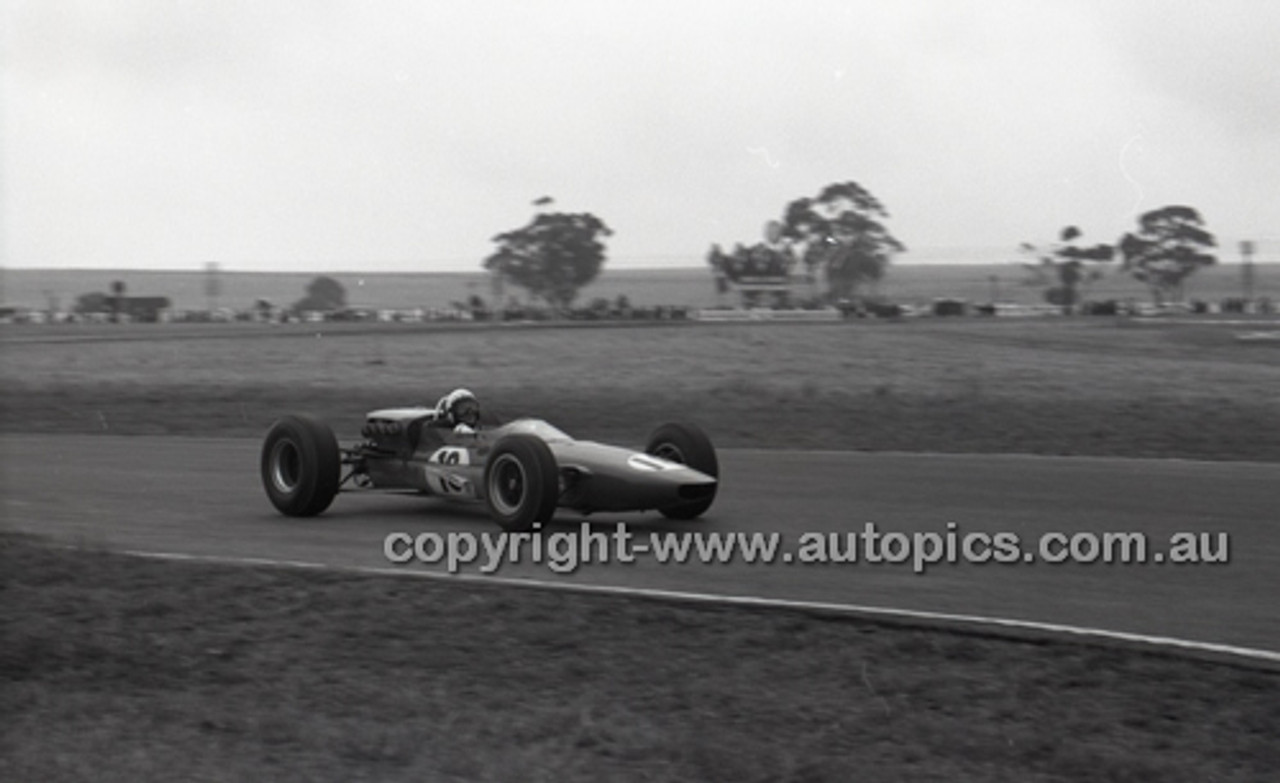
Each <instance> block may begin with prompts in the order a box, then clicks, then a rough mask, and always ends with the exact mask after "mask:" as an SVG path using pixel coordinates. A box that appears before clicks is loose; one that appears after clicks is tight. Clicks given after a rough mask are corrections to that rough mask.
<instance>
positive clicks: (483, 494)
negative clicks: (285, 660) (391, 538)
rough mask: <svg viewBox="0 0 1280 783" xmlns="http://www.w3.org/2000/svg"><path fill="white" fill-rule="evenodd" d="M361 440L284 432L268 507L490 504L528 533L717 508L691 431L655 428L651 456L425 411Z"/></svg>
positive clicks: (518, 425)
mask: <svg viewBox="0 0 1280 783" xmlns="http://www.w3.org/2000/svg"><path fill="white" fill-rule="evenodd" d="M361 434H362V435H363V437H364V439H363V440H362V441H360V442H359V443H357V444H356V445H354V446H350V447H344V446H340V445H339V444H338V440H337V438H336V436H335V435H334V432H333V430H332V429H331V428H330V427H329V426H328V425H326V424H324V423H323V422H321V421H319V420H317V419H314V418H311V417H309V416H303V415H289V416H284V417H283V418H281V419H279V420H278V421H276V422H275V423H274V424H273V425H272V426H271V428H270V430H269V431H268V432H267V436H266V439H265V440H264V442H263V446H262V458H261V474H262V484H263V487H264V488H265V489H266V492H267V497H268V498H270V500H271V503H272V504H273V505H274V506H275V507H276V508H277V509H278V510H279V511H280V512H281V513H284V514H286V515H289V516H296V517H307V516H314V515H316V514H319V513H321V512H323V511H324V510H325V509H327V508H328V507H329V505H330V503H332V501H333V499H334V496H335V495H337V494H338V493H339V492H353V491H377V490H383V491H400V492H408V493H413V494H426V495H432V496H437V497H442V498H448V499H452V500H460V501H471V502H479V503H483V504H485V505H486V506H487V508H488V510H489V514H490V515H491V516H492V517H493V519H494V520H495V521H496V522H497V523H498V524H499V525H500V526H502V527H503V528H504V529H507V530H529V529H531V528H533V527H534V526H535V525H537V524H539V523H544V522H547V521H549V520H550V519H551V518H552V516H553V515H554V514H555V512H556V509H557V508H563V509H571V510H575V511H579V512H582V513H587V514H589V513H592V512H596V511H648V510H657V511H659V512H661V513H662V514H663V515H665V516H667V517H669V518H672V519H693V518H695V517H697V516H699V515H701V514H702V513H703V512H705V511H706V510H707V509H708V508H710V507H711V503H712V502H713V501H714V500H715V496H716V488H717V485H718V476H719V463H718V461H717V459H716V452H715V448H714V447H713V446H712V445H711V441H710V439H709V438H708V437H707V435H706V434H705V433H704V432H703V431H702V430H701V429H699V428H698V427H697V426H695V425H692V424H679V423H671V424H664V425H662V426H660V427H658V428H657V429H655V430H654V431H653V432H652V434H651V435H650V436H649V439H648V442H647V444H646V446H645V448H644V451H637V450H633V449H629V448H623V447H619V446H610V445H606V444H603V443H596V442H593V441H586V440H575V439H573V438H571V437H570V436H568V435H566V434H565V433H564V432H561V431H560V430H559V429H557V428H555V427H553V426H552V425H550V424H548V423H547V422H545V421H543V420H541V419H530V418H523V419H516V420H514V421H511V422H508V423H505V424H501V425H497V426H492V427H478V426H477V427H476V428H474V429H473V428H470V427H457V428H455V427H453V426H449V425H447V424H445V423H443V422H441V421H440V419H439V417H438V415H437V411H436V410H435V409H432V408H423V407H409V408H388V409H384V410H376V411H373V412H372V413H370V414H368V416H367V417H366V419H365V422H364V426H363V428H362V430H361Z"/></svg>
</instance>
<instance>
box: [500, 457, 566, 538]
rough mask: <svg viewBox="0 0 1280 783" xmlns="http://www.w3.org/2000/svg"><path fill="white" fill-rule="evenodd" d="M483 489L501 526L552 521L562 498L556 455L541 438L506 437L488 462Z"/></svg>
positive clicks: (520, 528) (524, 526)
mask: <svg viewBox="0 0 1280 783" xmlns="http://www.w3.org/2000/svg"><path fill="white" fill-rule="evenodd" d="M484 489H485V493H484V494H485V503H487V504H488V506H489V514H490V515H491V516H492V517H493V519H494V521H495V522H497V523H498V524H499V525H500V526H501V527H502V529H504V530H512V531H523V530H530V529H532V528H533V526H534V524H536V523H539V522H549V521H550V520H551V517H552V516H553V515H554V514H555V512H556V503H557V502H558V501H559V499H560V476H559V474H558V473H557V468H556V458H555V455H553V454H552V453H551V449H549V448H548V447H547V444H546V443H543V442H542V440H541V439H539V438H535V437H532V436H529V435H510V436H508V437H505V438H503V439H502V440H500V441H498V443H497V444H496V445H495V446H494V447H493V452H492V453H490V455H489V461H488V462H487V463H486V464H485V468H484Z"/></svg>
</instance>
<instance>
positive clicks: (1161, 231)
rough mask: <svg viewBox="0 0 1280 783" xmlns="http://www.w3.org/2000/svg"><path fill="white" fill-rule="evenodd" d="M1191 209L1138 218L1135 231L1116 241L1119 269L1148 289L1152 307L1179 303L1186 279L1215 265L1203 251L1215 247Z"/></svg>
mask: <svg viewBox="0 0 1280 783" xmlns="http://www.w3.org/2000/svg"><path fill="white" fill-rule="evenodd" d="M1203 226H1204V221H1203V220H1201V219H1200V214H1199V213H1198V212H1196V211H1195V210H1194V209H1192V208H1191V207H1184V206H1167V207H1162V208H1160V209H1155V210H1152V211H1150V212H1147V213H1144V214H1142V215H1140V216H1139V217H1138V230H1137V231H1136V232H1133V233H1129V234H1125V235H1124V237H1123V238H1121V240H1120V255H1121V256H1123V257H1124V262H1123V267H1122V268H1123V269H1124V270H1125V271H1127V272H1129V274H1131V275H1133V277H1134V278H1135V279H1137V280H1140V281H1142V282H1143V283H1146V284H1147V286H1148V287H1149V288H1150V289H1151V295H1152V298H1153V299H1154V300H1155V302H1156V304H1161V303H1163V302H1164V301H1167V299H1169V298H1172V300H1173V301H1182V296H1183V286H1184V285H1185V283H1186V280H1187V278H1188V277H1190V276H1191V275H1193V274H1194V273H1195V271H1196V270H1197V269H1199V268H1200V267H1202V266H1210V265H1212V264H1215V263H1217V259H1216V258H1215V257H1214V256H1213V255H1211V254H1209V253H1207V252H1205V251H1206V250H1207V249H1209V248H1211V247H1214V246H1215V245H1216V243H1215V241H1214V238H1213V234H1210V233H1209V232H1208V231H1206V230H1205V229H1204V228H1203Z"/></svg>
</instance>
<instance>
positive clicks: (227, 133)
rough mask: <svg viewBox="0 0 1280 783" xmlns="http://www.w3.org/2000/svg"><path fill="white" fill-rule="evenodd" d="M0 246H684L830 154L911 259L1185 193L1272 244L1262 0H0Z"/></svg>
mask: <svg viewBox="0 0 1280 783" xmlns="http://www.w3.org/2000/svg"><path fill="white" fill-rule="evenodd" d="M3 5H4V12H3V13H4V17H3V23H4V24H3V26H4V33H3V35H4V38H3V50H0V56H2V58H3V60H2V67H3V82H2V89H3V101H2V102H0V265H2V266H7V267H15V268H17V267H54V268H154V269H200V268H202V267H203V266H204V265H205V264H207V263H217V264H219V265H220V266H221V267H222V268H224V269H228V270H246V271H256V270H263V271H266V270H288V271H375V270H386V271H473V270H478V269H480V267H481V264H482V262H483V259H484V258H485V257H486V256H488V255H489V254H490V253H492V252H493V250H494V249H495V247H496V246H495V244H494V242H493V237H494V235H496V234H498V233H501V232H503V231H507V230H510V229H514V228H518V227H520V226H522V225H524V224H525V223H526V222H527V221H528V220H529V219H530V218H531V217H532V216H533V214H535V212H536V211H537V210H538V209H539V207H535V206H534V205H533V202H534V201H535V200H536V199H539V198H541V197H544V196H550V197H552V198H553V199H554V203H553V204H552V205H551V206H550V207H544V209H545V208H550V209H554V210H559V211H568V212H591V213H593V214H595V215H597V216H599V217H600V218H601V219H602V220H603V221H604V222H605V223H606V224H607V225H608V226H609V227H610V228H611V229H612V231H613V235H612V236H610V237H609V238H608V240H607V244H608V262H607V268H608V267H616V268H642V267H673V266H697V265H701V264H703V263H704V259H705V256H706V253H707V250H708V248H709V247H710V246H711V244H712V243H718V244H720V245H722V246H725V247H728V246H731V245H733V244H735V243H738V242H742V243H744V244H752V243H754V242H757V241H759V240H760V239H761V235H762V228H763V226H764V224H765V223H766V222H767V221H769V220H771V219H776V218H779V217H781V215H782V213H783V210H784V209H785V207H786V205H787V203H789V202H790V201H792V200H794V199H797V198H800V197H804V196H815V195H817V193H818V192H819V191H820V190H821V189H822V188H823V187H824V186H825V185H827V184H829V183H833V182H844V181H848V180H853V181H856V182H858V183H859V184H861V185H862V186H863V187H865V188H866V189H868V190H869V191H871V192H872V193H873V194H874V195H875V196H876V197H877V198H879V200H880V201H881V202H883V203H884V205H885V207H886V208H887V209H888V211H889V214H890V217H889V218H888V219H887V220H886V226H887V227H888V228H889V230H890V231H891V232H892V233H893V235H894V236H896V237H897V238H898V239H899V240H901V241H902V242H903V244H905V245H906V247H907V252H905V253H903V254H902V255H901V256H899V257H898V259H896V262H898V263H911V262H935V263H936V262H988V263H997V262H1004V261H1009V260H1013V259H1016V257H1017V252H1016V249H1017V247H1018V245H1019V244H1020V243H1022V242H1033V243H1045V242H1049V241H1051V240H1052V239H1054V238H1055V237H1056V235H1057V234H1058V232H1059V231H1060V230H1061V228H1063V227H1064V226H1067V225H1075V226H1079V227H1080V228H1081V229H1082V231H1083V232H1084V237H1083V239H1084V240H1085V241H1091V242H1092V241H1096V242H1113V241H1115V240H1116V239H1117V238H1118V237H1119V236H1120V235H1122V234H1123V233H1124V232H1126V231H1129V230H1132V229H1133V228H1134V227H1135V225H1136V223H1135V219H1136V217H1137V215H1139V214H1141V213H1142V212H1145V211H1148V210H1151V209H1155V208H1158V207H1162V206H1165V205H1169V204H1186V205H1190V206H1193V207H1195V208H1196V209H1197V210H1199V212H1200V214H1201V215H1202V216H1203V218H1204V219H1205V221H1206V224H1207V227H1208V229H1209V230H1210V231H1212V232H1213V233H1214V234H1215V235H1216V236H1217V237H1218V239H1219V245H1220V251H1219V257H1220V258H1221V259H1222V260H1237V259H1238V258H1239V255H1238V250H1237V244H1238V242H1239V240H1241V239H1253V240H1256V241H1258V243H1259V256H1258V259H1259V260H1280V49H1277V48H1276V45H1275V42H1276V41H1280V3H1276V2H1274V0H1213V2H1196V1H1192V2H1187V1H1184V2H1176V3H1175V2H1168V1H1167V0H1110V1H1109V2H1108V1H1107V0H1034V1H1032V0H1008V1H1004V0H973V1H971V2H966V1H965V0H950V1H949V2H948V1H947V0H937V1H929V0H914V1H913V0H907V1H906V2H901V1H899V0H894V1H892V2H890V1H889V0H883V1H882V2H874V3H873V2H861V1H860V0H845V1H844V2H829V1H826V0H802V2H793V1H791V0H782V1H776V2H775V1H773V0H769V1H766V2H753V1H752V0H732V1H728V0H726V1H720V0H714V1H705V2H699V1H698V0H683V2H669V0H641V1H640V2H629V1H628V0H621V1H614V2H596V1H594V0H524V1H523V2H492V1H486V0H478V1H476V2H455V3H444V2H436V3H431V2H421V1H420V0H359V1H357V0H308V2H301V1H300V0H288V1H286V0H218V2H195V1H193V0H80V1H78V2H75V1H72V0H29V1H23V0H6V2H5V3H4V4H3Z"/></svg>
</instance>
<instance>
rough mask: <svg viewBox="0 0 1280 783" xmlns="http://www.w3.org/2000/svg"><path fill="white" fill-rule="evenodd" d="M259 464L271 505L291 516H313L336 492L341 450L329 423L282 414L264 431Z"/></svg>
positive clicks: (340, 465) (339, 479)
mask: <svg viewBox="0 0 1280 783" xmlns="http://www.w3.org/2000/svg"><path fill="white" fill-rule="evenodd" d="M260 467H261V473H262V486H263V488H264V489H266V491H267V497H268V498H269V499H270V500H271V505H273V506H275V507H276V509H278V510H279V511H280V513H282V514H286V515H288V516H291V517H313V516H315V515H316V514H319V513H320V512H322V511H324V510H325V509H326V508H328V507H329V504H330V503H332V502H333V496H334V495H336V494H338V484H339V483H340V481H341V474H342V454H341V452H340V451H339V449H338V439H337V438H336V437H334V435H333V430H331V429H329V427H328V425H326V424H323V423H321V422H319V421H317V420H315V419H313V418H311V417H309V416H285V417H284V418H282V419H280V420H279V421H277V422H276V423H275V424H273V425H271V429H270V430H268V431H267V437H266V439H265V440H264V441H263V443H262V461H261V465H260Z"/></svg>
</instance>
